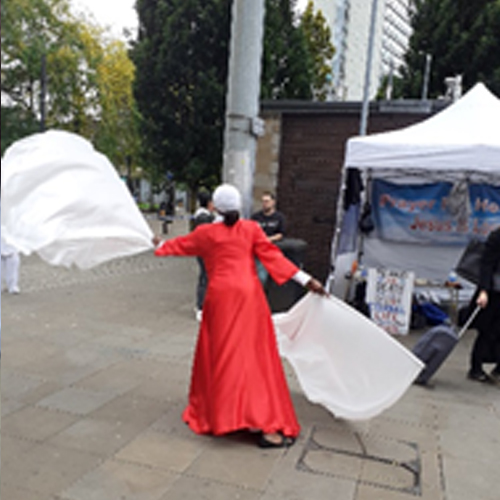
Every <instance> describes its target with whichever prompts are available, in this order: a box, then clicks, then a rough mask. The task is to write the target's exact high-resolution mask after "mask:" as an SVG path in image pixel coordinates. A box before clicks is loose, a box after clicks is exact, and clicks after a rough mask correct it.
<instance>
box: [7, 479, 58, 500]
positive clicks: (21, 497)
mask: <svg viewBox="0 0 500 500" xmlns="http://www.w3.org/2000/svg"><path fill="white" fill-rule="evenodd" d="M2 499H3V500H59V499H58V498H56V497H55V496H54V495H52V494H50V493H42V492H40V491H32V490H28V489H26V488H22V487H20V486H17V485H12V484H10V483H9V482H7V481H5V480H2Z"/></svg>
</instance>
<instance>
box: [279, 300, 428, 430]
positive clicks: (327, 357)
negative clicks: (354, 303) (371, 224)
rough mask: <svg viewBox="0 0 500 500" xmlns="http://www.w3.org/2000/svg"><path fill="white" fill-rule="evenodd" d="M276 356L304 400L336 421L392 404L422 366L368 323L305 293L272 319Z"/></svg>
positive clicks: (351, 311)
mask: <svg viewBox="0 0 500 500" xmlns="http://www.w3.org/2000/svg"><path fill="white" fill-rule="evenodd" d="M273 320H274V324H275V326H276V331H277V337H278V344H279V349H280V354H281V355H282V356H283V357H284V358H285V359H287V360H288V361H289V362H290V364H291V365H292V367H293V368H294V370H295V373H296V374H297V378H298V380H299V383H300V385H301V387H302V390H303V391H304V393H305V395H306V397H307V398H308V399H309V400H310V401H311V402H313V403H318V404H320V405H322V406H325V407H326V408H327V409H328V410H329V411H330V412H331V413H333V414H334V415H335V416H336V417H339V418H345V419H348V420H364V419H368V418H371V417H374V416H376V415H378V414H380V413H381V412H382V411H384V410H385V409H387V408H389V407H390V406H391V405H392V404H394V403H395V402H396V401H397V400H398V399H399V398H400V397H401V396H402V395H403V394H404V393H405V391H406V390H407V389H408V387H409V386H410V384H411V383H412V382H413V380H414V379H415V378H416V377H417V375H418V374H419V373H420V371H421V370H422V368H423V366H424V365H423V363H422V362H421V361H420V360H419V359H418V358H416V357H415V356H414V355H413V354H412V353H411V352H410V351H409V350H408V349H406V348H405V347H404V346H402V345H401V344H400V343H399V342H398V341H397V340H395V339H394V338H392V337H391V336H390V335H389V334H387V333H386V332H385V331H384V330H382V329H381V328H379V327H378V326H377V325H375V323H373V322H372V321H371V320H369V319H368V318H366V317H365V316H363V315H362V314H360V313H358V311H356V310H355V309H353V308H352V307H350V306H349V305H347V304H346V303H345V302H342V301H341V300H339V299H337V298H335V297H328V298H325V297H320V296H317V295H313V294H311V293H310V294H307V295H306V296H305V297H304V298H303V299H302V300H301V301H299V302H298V303H297V304H295V305H294V306H293V307H292V308H291V309H290V310H289V311H288V312H286V313H281V314H275V315H273Z"/></svg>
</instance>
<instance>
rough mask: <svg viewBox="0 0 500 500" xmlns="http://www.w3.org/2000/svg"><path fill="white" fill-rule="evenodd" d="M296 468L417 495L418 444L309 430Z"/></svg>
mask: <svg viewBox="0 0 500 500" xmlns="http://www.w3.org/2000/svg"><path fill="white" fill-rule="evenodd" d="M297 469H298V470H301V471H303V472H308V473H311V474H321V475H327V476H332V477H339V478H344V479H350V480H353V481H356V482H357V483H364V484H368V485H372V486H377V487H380V488H384V489H389V490H396V491H401V492H405V493H410V494H412V495H420V494H421V485H420V472H421V464H420V455H419V449H418V445H417V444H416V443H412V442H409V441H401V440H397V439H394V438H390V437H386V436H377V435H371V434H361V433H358V432H349V431H347V432H346V430H345V429H344V430H343V431H342V432H339V431H338V430H332V429H320V428H313V430H312V432H311V435H310V436H309V439H308V440H307V442H306V445H305V447H304V450H303V452H302V454H301V456H300V458H299V460H298V462H297Z"/></svg>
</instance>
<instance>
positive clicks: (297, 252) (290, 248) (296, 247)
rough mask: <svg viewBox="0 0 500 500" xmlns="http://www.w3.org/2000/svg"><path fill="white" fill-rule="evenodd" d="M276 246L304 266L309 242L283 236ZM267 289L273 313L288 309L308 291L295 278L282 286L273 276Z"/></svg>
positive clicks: (269, 278) (267, 283)
mask: <svg viewBox="0 0 500 500" xmlns="http://www.w3.org/2000/svg"><path fill="white" fill-rule="evenodd" d="M276 246H277V247H278V248H280V250H281V251H282V252H283V255H285V257H287V258H288V259H290V260H291V261H292V262H293V263H294V264H295V265H296V266H298V267H300V268H302V266H303V264H304V259H305V253H306V249H307V243H306V242H305V241H304V240H300V239H297V238H283V239H282V240H281V241H277V242H276ZM265 290H266V295H267V300H268V302H269V307H270V308H271V311H272V312H273V313H275V312H283V311H287V310H288V309H290V307H292V306H293V304H295V302H297V301H298V300H299V299H300V298H301V297H303V296H304V295H305V293H306V290H305V289H304V287H303V286H301V285H299V284H298V283H296V282H295V281H293V280H290V281H288V282H287V283H285V284H284V285H281V286H280V285H278V284H277V283H276V282H275V281H273V280H272V278H271V277H268V279H267V282H266V285H265Z"/></svg>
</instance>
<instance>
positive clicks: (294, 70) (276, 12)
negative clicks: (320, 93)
mask: <svg viewBox="0 0 500 500" xmlns="http://www.w3.org/2000/svg"><path fill="white" fill-rule="evenodd" d="M295 3H296V2H295V1H294V0H266V4H265V6H266V14H265V26H264V51H263V59H262V80H261V97H262V98H263V99H310V98H311V97H312V87H311V81H312V80H313V60H312V56H311V54H310V52H309V51H308V44H307V41H306V32H305V31H303V30H302V29H301V28H300V26H299V25H298V24H297V23H296V22H295V21H296V20H295V18H294V7H295Z"/></svg>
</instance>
